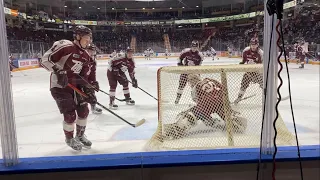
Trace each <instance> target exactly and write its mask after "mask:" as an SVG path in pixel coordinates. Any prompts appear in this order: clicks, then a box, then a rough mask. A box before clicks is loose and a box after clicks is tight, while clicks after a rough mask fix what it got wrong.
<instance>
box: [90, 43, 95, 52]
mask: <svg viewBox="0 0 320 180" xmlns="http://www.w3.org/2000/svg"><path fill="white" fill-rule="evenodd" d="M88 49H89V50H91V51H96V46H95V45H94V44H89V46H88Z"/></svg>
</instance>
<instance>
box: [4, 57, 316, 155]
mask: <svg viewBox="0 0 320 180" xmlns="http://www.w3.org/2000/svg"><path fill="white" fill-rule="evenodd" d="M239 62H240V59H228V58H220V59H219V60H215V61H214V62H212V60H211V59H210V58H208V59H206V60H205V62H204V64H213V65H216V64H238V63H239ZM107 64H108V61H98V68H97V79H98V81H99V82H100V87H101V89H102V90H104V91H108V90H109V87H108V80H107V76H106V72H107ZM136 64H137V69H136V77H137V79H138V83H139V86H140V87H141V88H143V89H144V90H146V91H148V92H149V93H150V94H152V95H154V96H155V97H156V96H157V78H156V72H157V70H158V68H159V67H161V66H170V65H176V58H169V59H161V58H153V59H152V60H151V61H147V60H144V59H136ZM289 70H290V73H291V74H290V75H291V80H292V84H291V85H292V95H293V103H294V110H295V117H296V123H297V129H298V133H299V139H300V144H302V145H314V144H319V66H317V65H309V64H307V65H306V66H305V69H298V65H296V64H290V65H289ZM283 75H286V74H285V73H283ZM283 77H284V78H286V76H283ZM287 87H288V86H287V80H285V83H284V86H283V88H284V89H287ZM121 88H122V87H121V86H120V87H119V86H118V89H117V97H119V98H123V93H122V89H121ZM12 89H13V99H14V110H15V121H16V129H17V137H18V143H19V155H20V157H46V156H64V155H84V154H105V153H121V152H139V151H143V146H144V144H145V143H146V141H147V140H148V139H150V138H151V136H152V134H153V133H154V132H155V130H156V128H157V101H156V100H154V99H153V98H151V97H149V96H148V95H146V94H145V93H144V92H142V91H140V90H139V89H135V88H132V87H131V86H130V92H131V97H132V98H133V99H134V100H135V101H136V105H135V106H133V107H132V106H127V105H125V103H123V102H119V103H118V105H119V110H117V111H116V113H118V114H119V115H120V116H122V117H123V118H125V119H127V120H128V121H131V122H137V121H139V120H140V119H142V118H145V119H146V123H145V124H144V125H142V126H141V127H139V128H131V127H130V126H128V125H126V124H125V123H124V122H122V121H121V120H119V119H117V118H116V117H114V116H113V115H112V114H110V113H108V112H106V111H104V112H103V114H101V115H93V114H90V115H89V117H88V125H87V131H86V135H87V137H88V139H90V140H92V142H93V147H92V149H90V150H83V151H82V152H75V151H73V150H72V149H71V148H70V147H68V146H66V144H65V142H64V133H63V131H62V121H63V117H62V115H61V114H60V113H59V111H58V109H57V106H56V104H55V101H54V100H53V99H52V97H51V94H50V91H49V72H47V71H46V70H44V69H42V68H38V69H32V70H26V71H20V72H19V71H18V72H14V73H13V77H12ZM282 93H283V96H287V95H288V91H287V90H282ZM97 97H98V101H99V102H100V103H102V104H104V105H106V106H107V105H108V103H109V98H108V96H107V95H105V94H102V93H97ZM280 110H281V115H282V118H283V119H284V121H285V123H286V124H287V127H288V128H289V129H290V131H292V132H293V128H292V127H293V126H292V119H291V114H290V111H289V110H290V109H289V101H284V102H282V103H281V106H280ZM0 158H1V155H0Z"/></svg>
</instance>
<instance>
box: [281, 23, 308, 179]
mask: <svg viewBox="0 0 320 180" xmlns="http://www.w3.org/2000/svg"><path fill="white" fill-rule="evenodd" d="M280 21H281V20H280ZM280 30H281V38H282V49H283V51H284V54H285V56H284V59H285V64H286V71H287V77H288V89H289V99H290V109H291V115H292V121H293V127H294V133H295V138H296V142H297V149H298V158H299V166H300V177H301V180H303V169H302V162H301V154H300V145H299V140H298V133H297V127H296V121H295V118H294V112H293V106H292V97H291V82H290V73H289V68H288V60H287V56H286V49H285V46H284V35H283V27H282V22H281V24H280Z"/></svg>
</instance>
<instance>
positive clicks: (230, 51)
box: [228, 46, 232, 58]
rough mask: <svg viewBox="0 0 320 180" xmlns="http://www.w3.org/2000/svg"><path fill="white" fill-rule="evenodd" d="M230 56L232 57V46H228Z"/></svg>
mask: <svg viewBox="0 0 320 180" xmlns="http://www.w3.org/2000/svg"><path fill="white" fill-rule="evenodd" d="M228 57H229V58H231V57H232V48H231V47H230V46H229V47H228Z"/></svg>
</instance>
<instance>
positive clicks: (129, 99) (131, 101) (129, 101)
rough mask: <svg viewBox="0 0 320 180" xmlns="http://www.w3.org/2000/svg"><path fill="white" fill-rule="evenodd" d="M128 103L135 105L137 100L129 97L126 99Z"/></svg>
mask: <svg viewBox="0 0 320 180" xmlns="http://www.w3.org/2000/svg"><path fill="white" fill-rule="evenodd" d="M126 103H127V105H129V106H133V105H135V104H136V102H135V101H134V100H132V99H131V98H128V99H127V100H126Z"/></svg>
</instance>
